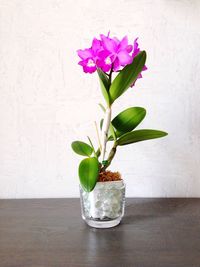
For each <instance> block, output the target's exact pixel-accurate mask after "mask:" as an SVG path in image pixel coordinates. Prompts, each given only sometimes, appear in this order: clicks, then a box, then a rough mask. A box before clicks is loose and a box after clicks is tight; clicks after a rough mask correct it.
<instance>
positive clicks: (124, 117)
mask: <svg viewBox="0 0 200 267" xmlns="http://www.w3.org/2000/svg"><path fill="white" fill-rule="evenodd" d="M145 115H146V110H145V109H144V108H141V107H132V108H127V109H126V110H124V111H122V112H121V113H119V114H118V115H117V116H116V117H115V118H114V119H113V120H112V125H113V126H114V127H115V129H116V130H117V131H118V133H120V135H122V134H124V133H127V132H131V131H132V130H133V129H135V128H136V127H137V126H138V124H140V122H141V121H142V120H143V119H144V117H145Z"/></svg>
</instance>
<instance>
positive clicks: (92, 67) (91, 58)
mask: <svg viewBox="0 0 200 267" xmlns="http://www.w3.org/2000/svg"><path fill="white" fill-rule="evenodd" d="M100 49H101V41H99V40H97V39H96V38H94V39H93V41H92V47H91V48H86V49H84V50H81V49H79V50H78V51H77V53H78V56H79V57H80V58H81V61H79V63H78V64H79V65H81V66H82V67H83V71H84V72H85V73H93V72H95V71H96V69H97V64H96V63H97V58H98V52H99V50H100Z"/></svg>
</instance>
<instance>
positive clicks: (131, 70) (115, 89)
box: [109, 51, 146, 103]
mask: <svg viewBox="0 0 200 267" xmlns="http://www.w3.org/2000/svg"><path fill="white" fill-rule="evenodd" d="M145 61H146V52H145V51H142V52H140V53H139V54H138V55H137V56H136V57H135V58H134V60H133V62H132V63H131V64H129V65H127V66H126V67H125V68H123V69H122V70H121V71H120V73H119V74H118V75H117V76H116V78H115V79H114V81H113V82H112V84H111V86H110V90H109V94H110V100H111V103H113V102H114V101H115V100H116V99H117V98H118V97H119V96H120V95H122V94H123V93H124V92H125V91H126V90H127V89H128V88H129V87H130V86H131V84H133V83H134V82H135V81H136V79H137V77H138V75H139V74H140V72H141V71H142V68H143V67H144V64H145Z"/></svg>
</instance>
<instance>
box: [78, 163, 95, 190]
mask: <svg viewBox="0 0 200 267" xmlns="http://www.w3.org/2000/svg"><path fill="white" fill-rule="evenodd" d="M78 173H79V178H80V183H81V186H82V188H83V190H85V191H87V192H90V191H92V190H93V189H94V187H95V185H96V182H97V179H98V175H99V162H98V160H97V158H86V159H84V160H82V161H81V163H80V165H79V169H78Z"/></svg>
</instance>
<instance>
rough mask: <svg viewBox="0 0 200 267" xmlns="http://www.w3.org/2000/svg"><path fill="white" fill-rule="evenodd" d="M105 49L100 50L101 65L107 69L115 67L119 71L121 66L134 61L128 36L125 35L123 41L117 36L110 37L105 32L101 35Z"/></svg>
mask: <svg viewBox="0 0 200 267" xmlns="http://www.w3.org/2000/svg"><path fill="white" fill-rule="evenodd" d="M100 37H101V41H102V46H103V49H104V50H103V51H101V52H100V59H99V66H100V67H101V68H102V69H103V70H104V69H106V71H108V70H110V69H111V68H112V67H113V70H114V71H118V70H119V69H120V67H121V66H126V65H127V64H130V63H131V62H132V60H133V59H132V57H131V55H129V53H130V52H131V51H132V49H133V47H132V45H128V38H127V36H125V37H124V38H123V39H122V40H121V41H119V40H118V39H117V38H113V39H112V38H110V37H109V36H105V35H103V34H101V35H100Z"/></svg>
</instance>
